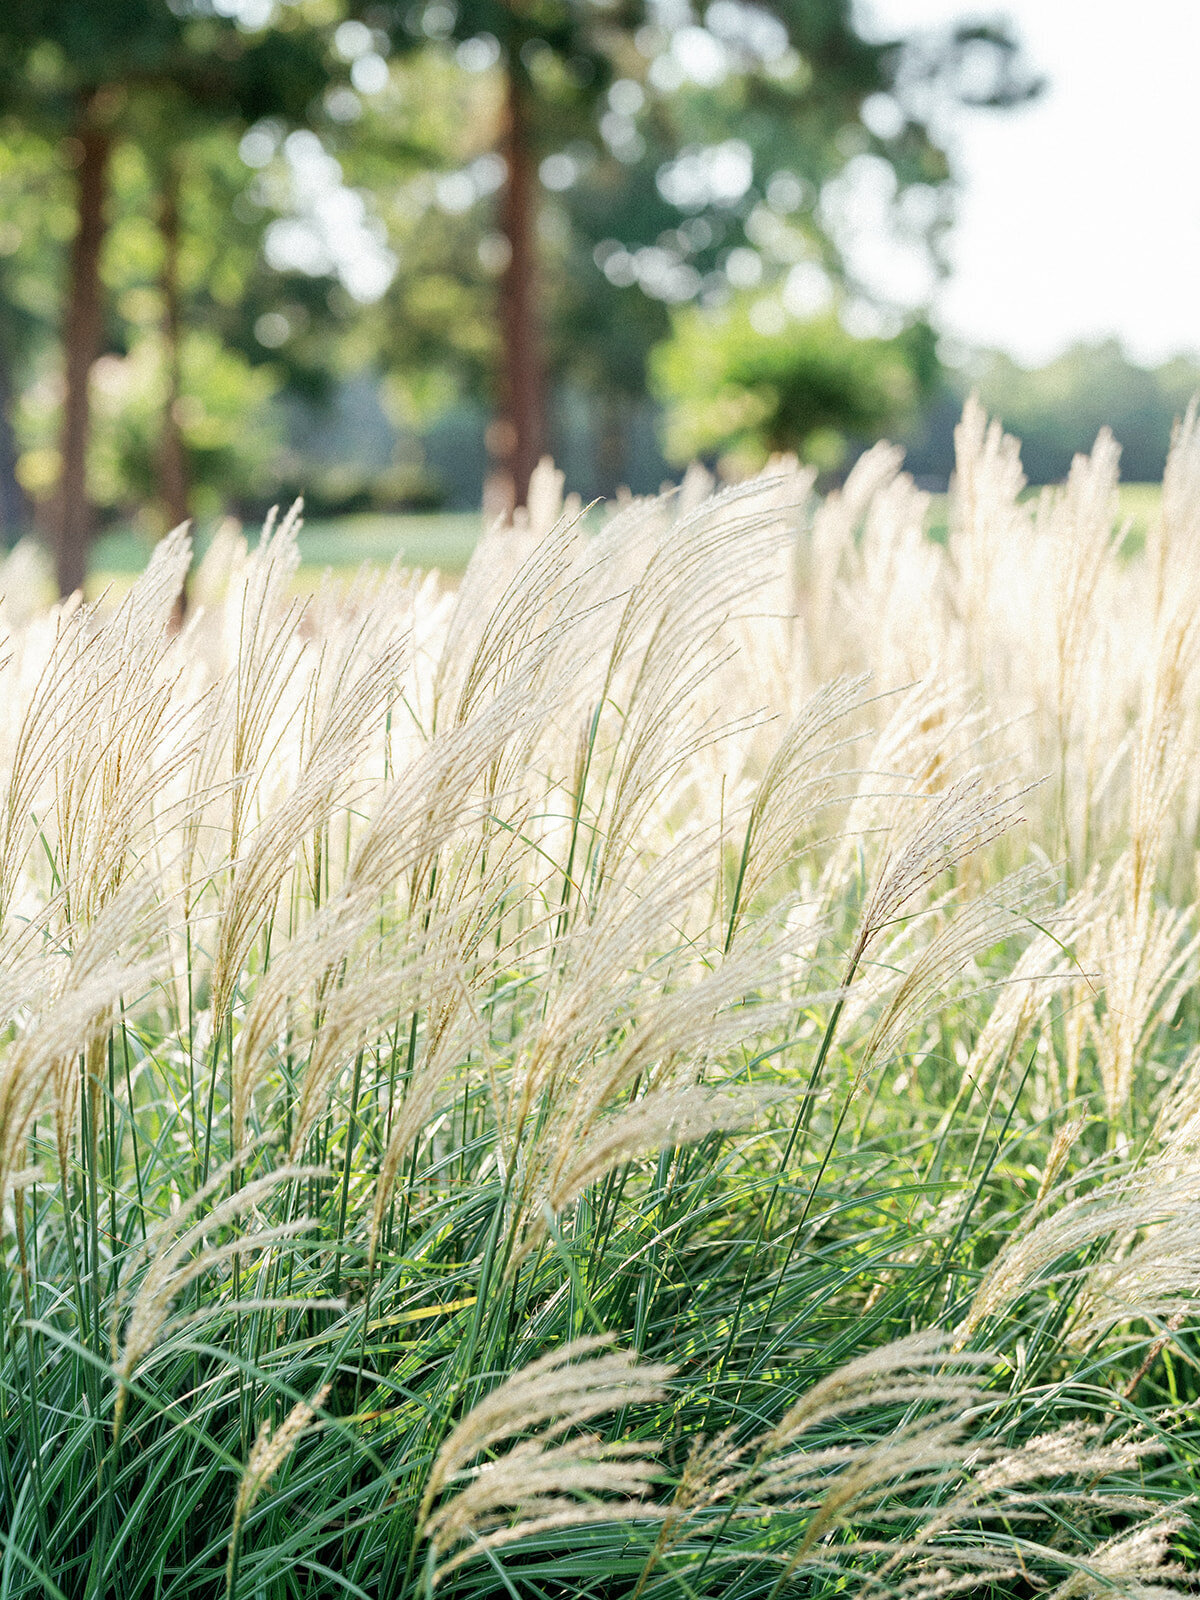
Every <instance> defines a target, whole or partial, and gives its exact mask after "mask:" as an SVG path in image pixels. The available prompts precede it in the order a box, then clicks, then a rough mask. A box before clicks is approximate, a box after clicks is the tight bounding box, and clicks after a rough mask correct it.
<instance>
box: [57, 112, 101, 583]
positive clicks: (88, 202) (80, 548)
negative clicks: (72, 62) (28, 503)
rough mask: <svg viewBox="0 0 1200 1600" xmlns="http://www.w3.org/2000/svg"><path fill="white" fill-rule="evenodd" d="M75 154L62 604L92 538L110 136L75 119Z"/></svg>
mask: <svg viewBox="0 0 1200 1600" xmlns="http://www.w3.org/2000/svg"><path fill="white" fill-rule="evenodd" d="M77 139H78V142H79V145H80V149H81V155H80V160H79V165H78V167H77V168H76V172H75V205H76V226H75V238H74V240H73V241H72V244H71V259H70V266H69V269H68V278H67V307H66V315H65V317H64V320H63V346H64V350H65V356H66V394H65V396H64V400H63V421H62V443H61V455H62V467H61V475H60V477H59V486H58V503H57V506H56V508H55V510H56V515H55V519H54V571H55V577H56V579H57V581H58V592H59V594H60V595H62V596H63V597H64V599H65V598H66V596H67V595H69V594H72V593H73V592H74V591H75V590H76V589H81V588H82V587H83V580H84V577H85V575H86V573H87V557H88V546H89V544H90V542H91V538H92V531H93V522H94V519H93V514H92V506H91V503H90V502H89V500H88V497H87V447H88V436H89V433H90V430H91V408H90V404H89V396H88V381H89V378H90V376H91V371H92V367H93V366H94V365H95V362H96V359H97V357H98V356H99V354H100V350H101V344H102V341H103V336H104V306H103V299H102V289H101V283H100V252H101V249H102V248H103V245H104V228H105V217H104V209H105V200H106V198H107V191H108V166H109V157H110V156H111V154H112V135H111V134H110V133H109V132H108V131H107V129H104V128H98V127H96V126H95V125H94V123H92V122H91V121H90V120H89V117H88V112H87V110H85V111H84V113H83V116H82V118H81V120H80V127H79V130H78V133H77Z"/></svg>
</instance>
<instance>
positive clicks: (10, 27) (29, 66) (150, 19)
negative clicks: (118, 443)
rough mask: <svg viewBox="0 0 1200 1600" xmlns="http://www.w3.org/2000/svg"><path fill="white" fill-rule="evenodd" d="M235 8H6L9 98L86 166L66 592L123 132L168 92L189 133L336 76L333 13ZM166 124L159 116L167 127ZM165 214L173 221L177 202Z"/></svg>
mask: <svg viewBox="0 0 1200 1600" xmlns="http://www.w3.org/2000/svg"><path fill="white" fill-rule="evenodd" d="M235 9H236V8H223V12H222V13H218V12H217V11H216V10H215V9H214V7H213V6H212V5H210V4H208V3H207V0H176V3H175V4H168V3H167V0H7V3H6V4H5V5H4V6H3V7H0V63H2V64H0V108H4V109H7V110H9V111H10V112H12V113H13V114H15V115H16V116H18V117H20V118H21V119H22V120H23V122H24V123H25V125H26V126H27V127H33V128H37V129H38V130H39V131H42V132H44V133H46V134H49V135H50V136H54V135H57V136H58V137H59V138H61V139H62V140H63V141H64V143H63V149H64V151H65V153H66V154H67V156H68V159H69V160H70V162H71V164H72V165H73V167H74V172H75V201H74V206H75V216H76V223H75V229H74V236H73V239H72V242H71V247H70V253H69V263H68V270H67V283H66V291H65V301H64V313H63V322H62V345H63V356H64V367H65V386H64V395H63V406H62V428H61V440H60V457H61V471H60V477H59V486H58V493H57V497H56V506H55V514H54V530H53V531H54V554H55V570H56V576H57V580H58V584H59V588H60V591H61V592H62V593H64V594H69V593H70V592H71V591H72V590H73V589H75V588H77V587H79V586H80V585H81V584H82V581H83V576H84V573H85V570H86V562H87V549H88V545H89V543H90V540H91V537H92V532H93V517H92V513H91V507H90V503H89V499H88V488H87V454H88V437H89V431H90V404H89V378H90V374H91V372H92V368H93V366H94V365H95V362H96V360H97V358H98V357H99V355H100V353H101V350H102V348H103V340H104V315H105V313H104V295H103V283H102V277H101V262H102V256H103V247H104V239H105V231H106V226H107V208H108V202H109V189H110V179H111V161H112V155H113V151H114V149H115V147H116V145H117V144H118V143H119V141H120V139H121V138H122V137H123V136H125V135H126V133H127V130H128V125H129V122H130V119H131V118H132V119H133V120H136V116H137V112H138V109H139V108H140V107H142V106H143V105H144V104H145V102H146V101H147V100H151V101H153V100H155V99H157V98H159V97H164V96H165V97H166V99H167V101H168V102H169V103H174V104H175V105H176V106H178V105H184V106H186V107H187V111H188V119H186V120H185V123H184V125H183V127H182V129H181V132H183V133H184V135H185V136H186V134H187V133H188V132H190V131H191V128H190V126H189V123H190V122H191V121H193V120H194V119H195V118H196V117H203V118H207V119H210V120H213V121H226V122H233V123H235V124H238V125H240V126H242V127H245V126H248V125H249V124H251V123H253V122H254V121H256V120H257V119H259V118H262V117H264V116H268V115H276V116H280V117H283V118H285V119H289V120H298V121H304V120H306V119H307V118H308V117H309V116H310V115H312V114H314V113H315V112H316V110H317V108H318V107H319V97H320V95H321V93H322V91H323V90H324V89H325V88H326V86H327V84H328V79H329V70H330V61H329V55H328V50H327V30H326V29H325V27H324V25H323V20H321V19H318V21H317V23H316V24H315V25H314V24H313V23H312V22H310V20H309V17H308V14H307V8H306V7H304V6H303V5H294V6H289V7H288V8H287V9H286V10H285V11H283V12H281V13H280V15H279V17H278V19H277V20H276V21H275V22H274V23H273V24H272V25H271V26H270V27H269V28H261V27H260V28H258V29H253V28H245V27H241V26H239V18H238V16H237V15H235V14H232V13H233V12H234V10H235ZM167 126H168V122H167V120H166V119H165V118H160V119H159V128H160V131H161V130H162V129H164V128H166V127H167ZM160 216H161V217H162V219H163V220H164V221H167V220H169V218H170V207H169V206H168V207H166V208H164V209H162V210H161V211H160ZM169 253H170V252H169V251H168V252H167V254H169ZM164 287H166V284H165V280H164ZM169 403H170V402H169ZM171 448H174V447H173V446H168V449H171ZM176 454H178V451H177V450H176ZM176 464H177V465H178V463H176ZM180 483H181V480H177V482H176V484H175V490H176V491H178V489H179V487H180Z"/></svg>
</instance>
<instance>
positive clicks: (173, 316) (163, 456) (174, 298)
mask: <svg viewBox="0 0 1200 1600" xmlns="http://www.w3.org/2000/svg"><path fill="white" fill-rule="evenodd" d="M158 226H159V232H160V234H161V236H162V248H163V260H162V275H161V278H160V280H159V286H160V289H161V292H162V305H163V315H162V338H163V358H164V361H165V364H166V380H167V381H166V398H165V401H164V405H163V416H162V437H161V439H160V440H159V459H158V490H159V495H160V497H161V499H162V504H163V510H164V511H165V512H166V516H167V526H168V527H169V528H177V527H178V526H179V524H180V523H181V522H186V521H187V520H188V518H189V516H190V515H191V511H190V508H189V500H190V493H189V483H188V461H187V446H186V445H185V444H184V439H183V430H182V429H181V428H180V426H179V412H180V403H181V401H182V399H183V353H182V345H183V308H182V304H181V301H180V294H179V170H178V168H177V166H176V164H175V162H174V160H173V159H169V160H168V162H167V165H166V167H165V169H164V172H163V185H162V204H161V207H160V210H159V218H158Z"/></svg>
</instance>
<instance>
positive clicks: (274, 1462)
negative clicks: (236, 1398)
mask: <svg viewBox="0 0 1200 1600" xmlns="http://www.w3.org/2000/svg"><path fill="white" fill-rule="evenodd" d="M329 1392H330V1385H329V1384H323V1385H322V1387H321V1388H319V1389H318V1390H317V1392H316V1393H315V1394H314V1395H313V1396H312V1398H311V1399H309V1400H298V1401H297V1402H296V1404H295V1405H294V1406H293V1407H292V1409H291V1410H290V1411H289V1412H288V1414H287V1416H286V1417H284V1419H283V1421H282V1422H281V1423H280V1424H279V1426H278V1428H276V1429H274V1430H272V1428H271V1424H270V1422H264V1423H263V1424H262V1425H261V1427H260V1428H259V1430H258V1433H257V1434H256V1435H255V1439H254V1447H253V1449H252V1450H251V1451H250V1456H249V1459H248V1460H247V1462H246V1465H245V1467H244V1468H243V1469H242V1481H241V1482H240V1483H239V1484H238V1492H237V1499H236V1500H235V1501H234V1505H233V1529H232V1531H231V1533H230V1535H229V1553H228V1555H227V1556H226V1559H225V1594H226V1596H227V1597H228V1600H233V1597H234V1595H235V1594H236V1593H237V1576H238V1560H239V1556H240V1554H241V1547H242V1527H243V1524H244V1523H245V1521H246V1518H247V1517H248V1516H249V1515H250V1513H251V1511H253V1509H254V1506H255V1503H256V1501H257V1500H258V1497H259V1496H260V1495H261V1494H262V1492H263V1490H264V1489H266V1488H268V1487H269V1486H270V1483H271V1479H272V1478H273V1477H274V1476H275V1474H276V1473H277V1472H278V1471H279V1469H280V1468H281V1467H282V1466H283V1464H284V1463H285V1462H286V1461H287V1460H288V1458H289V1457H290V1456H291V1454H292V1452H293V1451H294V1450H295V1448H296V1446H297V1445H298V1444H299V1443H300V1440H301V1439H302V1438H303V1436H304V1435H305V1434H306V1433H312V1432H315V1430H316V1429H318V1428H320V1427H321V1425H322V1424H321V1419H320V1417H319V1416H318V1415H317V1413H318V1412H319V1411H320V1410H321V1408H322V1406H324V1404H325V1402H326V1400H328V1398H329Z"/></svg>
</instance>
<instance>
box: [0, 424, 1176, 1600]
mask: <svg viewBox="0 0 1200 1600" xmlns="http://www.w3.org/2000/svg"><path fill="white" fill-rule="evenodd" d="M959 449H960V458H959V472H958V477H957V485H956V490H955V494H954V497H953V500H952V504H951V508H950V516H949V528H948V536H947V540H946V542H945V544H939V543H935V542H933V541H931V540H929V539H928V538H927V536H926V533H925V515H926V511H927V503H926V500H925V498H924V497H923V496H921V495H919V494H918V493H917V491H916V490H915V489H914V488H913V487H912V485H911V483H909V482H908V481H907V480H906V479H905V478H903V477H902V476H901V475H900V474H899V471H898V466H899V463H898V459H897V457H896V455H895V454H894V453H893V452H891V451H890V450H888V449H886V448H880V449H878V450H876V451H874V452H872V453H871V454H869V455H868V456H867V457H865V458H864V460H863V461H862V462H861V463H860V464H859V466H858V467H857V468H856V469H855V472H854V474H853V475H852V476H851V478H850V480H849V481H848V483H847V484H846V486H845V488H844V489H843V490H842V491H841V492H839V493H838V494H836V495H832V496H830V497H829V498H827V499H826V500H825V501H824V502H823V503H818V502H816V501H815V500H814V498H813V496H812V493H811V482H810V480H809V479H808V477H807V476H806V475H805V474H804V473H802V472H799V471H796V470H792V471H789V470H786V469H781V470H779V471H776V472H772V473H770V474H768V475H766V476H764V477H762V478H760V479H756V480H755V481H753V482H751V483H748V484H745V485H742V486H740V487H738V488H736V489H731V490H726V491H724V492H722V493H720V494H712V493H711V492H710V490H709V487H708V486H707V485H706V484H705V483H704V482H703V481H701V479H700V478H699V477H697V476H693V477H692V478H690V479H689V481H688V482H687V483H686V484H685V486H684V488H683V489H682V490H681V491H680V493H679V494H677V495H675V496H668V497H664V498H661V499H657V500H652V501H648V502H637V503H633V504H630V505H627V506H625V507H622V508H620V509H617V510H614V511H613V512H612V513H611V514H610V515H608V516H606V517H605V518H604V519H601V521H600V522H599V525H598V526H592V525H589V529H588V530H587V531H585V530H584V529H583V528H582V527H581V526H580V524H579V522H578V520H577V519H576V518H574V517H573V516H571V515H565V516H564V515H561V514H560V512H561V504H560V501H559V498H558V491H557V488H556V485H555V482H554V480H553V478H552V477H551V476H549V475H547V474H546V473H543V474H542V475H541V477H540V478H539V480H538V484H537V492H536V494H535V496H534V502H535V503H534V506H533V509H532V511H531V513H530V515H529V517H528V518H527V519H526V520H525V521H524V522H522V523H521V524H520V525H519V526H517V527H510V528H499V529H496V530H494V531H493V532H492V533H490V534H489V535H487V537H486V538H485V539H484V541H483V542H482V544H481V545H480V547H479V549H478V550H477V552H476V554H475V556H474V557H473V559H472V562H471V565H470V567H469V568H468V570H467V573H466V575H465V577H464V579H463V581H462V583H461V585H460V586H459V587H458V589H457V590H456V591H454V592H449V591H446V590H444V589H443V588H442V587H440V586H439V584H438V582H437V581H436V580H434V579H428V580H424V581H420V580H418V579H416V578H414V577H412V576H410V575H408V574H406V573H405V572H403V571H401V570H399V569H396V570H393V571H391V572H389V573H388V574H387V575H386V576H385V577H383V578H380V576H379V575H378V574H373V575H367V576H365V577H364V579H363V580H362V582H361V583H360V584H359V585H358V586H357V587H354V588H351V589H350V590H348V591H345V590H339V591H338V592H337V593H333V594H320V593H319V594H318V595H316V596H315V597H314V598H313V599H311V600H310V601H308V602H302V601H300V600H298V599H296V598H294V597H293V590H292V577H293V573H294V570H295V567H296V563H297V559H298V558H297V547H296V539H295V534H296V530H295V526H294V525H293V524H292V523H291V522H288V521H285V522H284V524H283V525H282V526H280V527H279V528H277V529H275V528H272V529H269V530H268V534H267V536H266V537H264V539H263V540H262V542H261V543H260V544H259V545H258V546H257V547H256V548H255V549H254V550H253V551H252V552H250V551H248V550H247V549H246V547H245V546H244V545H242V544H241V543H239V542H238V541H236V540H234V539H232V537H230V536H228V535H226V536H223V537H222V538H221V539H220V540H218V541H217V543H216V544H215V545H214V547H213V548H212V549H210V550H209V551H208V552H207V554H206V556H205V558H204V562H203V563H202V566H201V568H200V570H199V572H198V575H197V579H196V584H195V590H196V596H197V604H196V606H195V607H194V608H193V611H192V614H191V616H190V618H189V621H188V623H187V625H186V627H185V628H184V630H183V631H182V633H179V634H172V633H171V631H170V628H169V623H170V619H171V615H172V608H173V605H174V602H175V597H176V595H177V592H178V590H179V587H180V585H181V583H182V581H183V577H184V574H185V571H186V568H187V564H188V559H189V555H188V550H187V546H186V541H185V540H184V539H183V537H182V536H181V535H174V536H172V537H171V538H170V539H169V540H167V541H165V542H164V543H163V544H162V545H161V546H160V547H159V548H158V550H157V551H156V554H155V556H154V559H153V561H152V562H151V564H150V567H149V568H148V570H147V571H146V572H145V573H144V574H143V576H142V577H141V578H140V579H139V580H138V582H137V583H136V584H135V586H134V587H133V589H132V590H131V591H130V592H129V593H128V595H126V596H125V597H124V599H123V600H122V601H121V602H120V604H119V605H117V606H115V607H114V608H110V609H107V610H105V609H103V608H99V609H97V608H89V607H83V606H73V607H72V606H69V607H67V608H65V609H61V610H58V611H55V612H51V613H45V612H43V611H41V610H39V609H38V608H37V607H32V606H24V607H23V606H22V604H21V598H20V595H19V593H17V592H15V591H14V592H11V593H10V594H9V595H8V597H7V599H6V601H5V619H4V620H5V625H6V627H7V631H8V634H9V643H8V648H7V653H6V659H5V665H4V671H5V673H6V674H7V685H6V688H7V692H6V695H5V698H4V702H3V713H2V717H0V724H2V725H0V738H2V739H3V741H4V745H5V759H6V768H5V770H6V772H7V775H8V776H7V790H6V795H5V800H4V806H3V811H2V813H0V911H2V915H3V924H2V930H0V931H2V938H3V944H4V964H3V976H2V981H0V1008H2V1010H3V1018H2V1023H3V1030H4V1031H3V1053H2V1055H0V1182H2V1185H3V1213H2V1218H0V1222H2V1250H0V1261H2V1264H3V1282H2V1285H0V1288H2V1294H3V1301H2V1304H3V1324H2V1332H3V1346H2V1350H0V1361H2V1366H0V1502H2V1504H3V1516H2V1517H0V1543H2V1550H0V1573H2V1583H3V1592H4V1594H5V1595H6V1596H7V1595H12V1596H18V1595H19V1596H34V1595H37V1596H47V1595H48V1596H54V1597H68V1600H73V1597H75V1596H79V1597H84V1596H99V1595H106V1596H108V1595H111V1596H119V1597H121V1600H127V1597H128V1600H133V1597H135V1596H137V1597H141V1596H145V1597H147V1600H149V1597H151V1596H154V1597H159V1596H164V1597H165V1596H172V1597H176V1596H177V1597H183V1596H193V1595H194V1596H213V1597H216V1596H220V1595H228V1596H242V1597H244V1600H248V1597H250V1596H264V1597H270V1600H290V1597H292V1596H295V1597H302V1596H304V1597H307V1596H326V1595H330V1596H332V1595H343V1594H345V1595H356V1596H372V1597H373V1596H377V1595H378V1596H383V1595H386V1596H397V1597H407V1596H412V1597H414V1600H416V1597H421V1596H429V1595H431V1594H432V1593H433V1592H434V1591H435V1590H436V1591H437V1592H438V1593H439V1594H442V1595H446V1596H448V1597H451V1596H453V1597H459V1596H461V1597H463V1600H466V1597H474V1596H485V1595H486V1596H491V1595H509V1596H512V1595H520V1596H523V1597H524V1596H529V1597H537V1600H541V1597H545V1600H565V1597H567V1596H572V1597H582V1596H595V1597H597V1600H599V1597H604V1600H609V1597H614V1600H615V1597H618V1596H620V1597H629V1600H641V1597H643V1596H645V1597H647V1600H650V1597H655V1600H667V1597H678V1600H686V1597H692V1596H698V1595H704V1596H721V1597H728V1600H757V1597H762V1600H767V1597H775V1596H778V1597H781V1600H782V1597H784V1596H797V1597H798V1596H804V1597H823V1596H832V1595H835V1594H836V1595H842V1594H850V1593H862V1594H864V1595H872V1596H888V1595H895V1596H904V1597H906V1600H935V1597H941V1596H948V1595H953V1594H959V1593H971V1594H980V1595H992V1596H996V1597H1000V1596H1019V1595H1025V1594H1030V1595H1032V1594H1034V1593H1045V1594H1050V1595H1054V1596H1058V1597H1061V1600H1067V1597H1069V1596H1070V1597H1074V1596H1092V1595H1105V1594H1121V1595H1130V1596H1134V1595H1136V1596H1149V1595H1156V1596H1159V1595H1163V1596H1165V1595H1167V1594H1170V1593H1174V1592H1179V1593H1186V1592H1189V1589H1188V1585H1189V1581H1190V1580H1189V1579H1188V1577H1187V1574H1188V1573H1189V1572H1190V1571H1192V1570H1193V1569H1194V1563H1195V1551H1196V1537H1197V1529H1196V1526H1195V1519H1194V1512H1193V1509H1192V1500H1191V1490H1192V1475H1193V1469H1192V1463H1193V1460H1194V1456H1195V1450H1196V1442H1197V1441H1196V1433H1195V1427H1194V1422H1193V1415H1194V1412H1193V1407H1194V1401H1195V1398H1196V1392H1197V1382H1196V1379H1195V1367H1194V1359H1193V1358H1194V1351H1195V1344H1194V1326H1195V1316H1196V1306H1195V1286H1196V1283H1197V1277H1198V1268H1200V1153H1198V1132H1200V1121H1198V1120H1197V1108H1198V1105H1200V1102H1198V1101H1197V1084H1198V1082H1200V1065H1198V1062H1200V1044H1198V1042H1197V1034H1198V1029H1197V1017H1196V1009H1195V1004H1194V999H1193V996H1192V985H1193V982H1194V978H1195V971H1196V961H1197V932H1196V928H1195V918H1194V912H1193V909H1192V904H1191V902H1192V897H1193V885H1194V882H1195V871H1196V839H1197V836H1198V833H1197V827H1198V815H1197V808H1198V806H1200V788H1198V787H1197V785H1196V783H1195V772H1194V762H1193V760H1192V757H1191V752H1192V750H1193V749H1194V741H1195V736H1196V706H1197V704H1200V701H1198V699H1197V689H1198V688H1200V657H1198V651H1197V626H1198V625H1197V623H1196V621H1195V618H1196V616H1197V615H1198V614H1200V613H1198V612H1197V606H1196V598H1197V597H1196V583H1195V576H1194V573H1193V572H1192V571H1191V570H1190V568H1189V562H1190V560H1191V559H1192V558H1191V552H1192V550H1193V549H1194V547H1195V541H1196V538H1197V537H1198V536H1200V436H1198V434H1197V429H1196V425H1195V419H1194V418H1189V420H1188V421H1187V422H1186V423H1185V424H1184V425H1183V426H1182V428H1181V430H1180V434H1179V437H1178V439H1177V441H1176V447H1175V452H1174V454H1173V456H1172V461H1171V466H1170V468H1169V471H1168V477H1167V482H1166V484H1165V486H1164V493H1163V497H1162V508H1161V512H1160V514H1159V517H1158V520H1157V521H1156V522H1155V524H1154V525H1153V527H1152V528H1151V530H1150V532H1149V534H1148V536H1147V538H1146V541H1145V544H1144V547H1143V548H1142V549H1140V550H1139V551H1135V552H1133V553H1130V552H1129V551H1128V550H1124V551H1123V550H1122V549H1121V542H1122V535H1121V529H1120V527H1119V525H1118V523H1117V520H1116V511H1117V471H1116V469H1117V461H1116V452H1115V449H1114V447H1112V445H1111V443H1110V442H1109V441H1108V440H1106V439H1104V438H1102V439H1101V440H1100V441H1099V443H1098V445H1097V449H1096V451H1095V453H1094V455H1093V456H1092V457H1091V458H1090V459H1089V460H1086V461H1085V460H1080V461H1079V462H1078V463H1077V464H1076V467H1075V469H1074V471H1073V473H1072V476H1071V479H1070V482H1069V483H1068V484H1067V485H1066V487H1065V488H1064V489H1063V490H1061V491H1055V492H1051V493H1048V494H1046V495H1044V496H1043V497H1042V498H1041V499H1040V501H1038V502H1037V503H1036V504H1030V503H1029V502H1028V501H1027V500H1026V499H1025V498H1024V497H1023V496H1022V489H1023V482H1022V479H1021V475H1020V468H1019V461H1018V458H1017V453H1016V447H1015V446H1014V445H1013V444H1012V443H1011V441H1008V440H1006V439H1005V438H1004V437H1003V436H1002V435H1001V434H1000V432H999V431H998V430H997V429H995V428H988V427H987V426H986V424H985V421H984V419H983V418H982V416H981V415H980V414H979V413H978V412H977V411H975V410H974V409H969V410H968V413H967V415H966V416H965V418H964V421H963V424H962V428H961V430H960V436H959Z"/></svg>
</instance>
